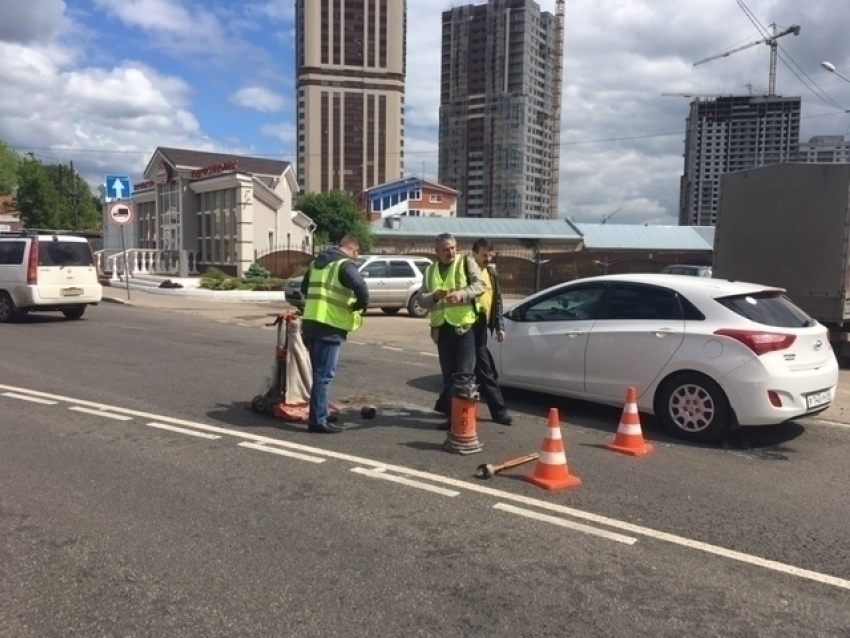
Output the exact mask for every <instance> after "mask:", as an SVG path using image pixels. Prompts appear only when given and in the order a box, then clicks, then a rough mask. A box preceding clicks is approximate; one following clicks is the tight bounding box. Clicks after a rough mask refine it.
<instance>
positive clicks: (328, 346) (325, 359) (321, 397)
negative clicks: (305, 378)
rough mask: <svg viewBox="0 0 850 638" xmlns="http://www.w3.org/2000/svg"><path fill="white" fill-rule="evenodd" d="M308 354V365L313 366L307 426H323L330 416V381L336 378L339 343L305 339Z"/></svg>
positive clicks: (340, 344)
mask: <svg viewBox="0 0 850 638" xmlns="http://www.w3.org/2000/svg"><path fill="white" fill-rule="evenodd" d="M305 345H306V346H307V350H308V351H309V352H310V364H311V365H312V366H313V387H312V388H311V390H310V416H309V419H308V425H310V426H313V427H315V426H317V425H318V426H325V425H327V424H328V417H329V416H330V406H329V403H330V400H329V395H330V388H331V381H333V378H334V376H336V366H337V363H339V349H340V347H341V346H342V343H341V342H339V341H326V340H324V339H307V340H306V342H305Z"/></svg>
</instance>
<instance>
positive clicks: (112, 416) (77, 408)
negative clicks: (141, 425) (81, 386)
mask: <svg viewBox="0 0 850 638" xmlns="http://www.w3.org/2000/svg"><path fill="white" fill-rule="evenodd" d="M68 409H69V410H73V411H74V412H85V413H86V414H94V415H95V416H102V417H106V418H107V419H115V420H116V421H132V420H133V417H131V416H127V415H125V414H115V413H114V412H104V410H112V409H114V408H110V407H108V406H103V407H97V408H84V407H80V406H79V405H73V406H71V407H70V408H68ZM119 409H120V408H119Z"/></svg>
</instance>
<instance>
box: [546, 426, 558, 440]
mask: <svg viewBox="0 0 850 638" xmlns="http://www.w3.org/2000/svg"><path fill="white" fill-rule="evenodd" d="M546 429H547V430H548V433H547V436H546V438H547V439H549V440H550V441H560V440H561V428H553V427H549V428H546Z"/></svg>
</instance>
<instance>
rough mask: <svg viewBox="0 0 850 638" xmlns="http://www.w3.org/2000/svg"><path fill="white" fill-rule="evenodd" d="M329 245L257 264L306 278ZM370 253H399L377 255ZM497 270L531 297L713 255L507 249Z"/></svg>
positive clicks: (707, 260)
mask: <svg viewBox="0 0 850 638" xmlns="http://www.w3.org/2000/svg"><path fill="white" fill-rule="evenodd" d="M326 248H328V247H327V246H312V247H307V248H304V247H301V246H293V247H291V248H289V247H285V246H283V247H281V246H279V247H276V248H274V249H271V250H270V251H266V252H265V253H258V254H257V255H256V261H257V263H259V264H260V265H261V266H262V267H263V268H266V269H267V270H269V271H270V272H271V274H272V276H274V277H280V278H281V279H289V278H291V277H294V276H298V275H301V274H303V273H304V272H305V271H306V270H307V268H308V267H309V266H310V264H311V263H312V261H313V259H314V257H315V256H316V255H318V254H319V253H320V252H322V250H324V249H326ZM371 254H379V255H393V254H397V253H393V252H382V251H377V252H373V253H371ZM404 254H405V255H415V256H421V257H427V258H429V259H431V260H432V261H436V260H437V255H436V254H435V253H433V252H431V253H429V252H406V253H404ZM495 263H496V268H497V270H498V273H499V283H500V284H501V288H502V292H503V293H504V294H507V295H529V294H532V293H534V292H537V291H539V290H544V289H546V288H549V287H550V286H554V285H556V284H560V283H564V282H566V281H572V280H574V279H581V278H584V277H593V276H596V275H607V274H620V273H657V272H661V270H662V269H663V268H664V267H666V266H670V265H672V264H683V263H687V264H693V265H699V266H710V265H711V252H709V251H704V252H698V253H695V252H665V253H657V252H647V251H639V252H638V251H609V252H600V251H590V250H582V251H577V252H553V253H546V252H539V253H537V252H534V251H531V250H527V251H526V250H504V251H499V252H498V254H497V255H496V260H495Z"/></svg>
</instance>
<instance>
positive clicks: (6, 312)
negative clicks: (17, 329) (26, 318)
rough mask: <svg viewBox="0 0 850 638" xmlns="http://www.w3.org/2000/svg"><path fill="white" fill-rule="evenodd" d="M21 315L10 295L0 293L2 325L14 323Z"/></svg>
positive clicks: (0, 319)
mask: <svg viewBox="0 0 850 638" xmlns="http://www.w3.org/2000/svg"><path fill="white" fill-rule="evenodd" d="M20 314H21V313H20V312H18V309H17V308H15V302H14V301H12V298H11V297H10V296H9V293H8V292H2V291H0V323H8V322H10V321H14V320H15V319H16V318H17V317H18V316H19V315H20Z"/></svg>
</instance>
